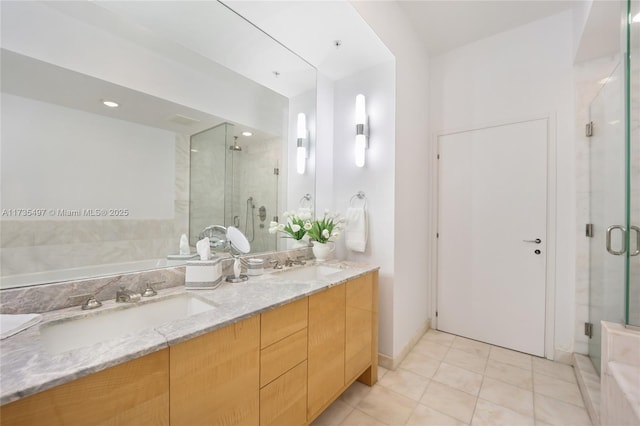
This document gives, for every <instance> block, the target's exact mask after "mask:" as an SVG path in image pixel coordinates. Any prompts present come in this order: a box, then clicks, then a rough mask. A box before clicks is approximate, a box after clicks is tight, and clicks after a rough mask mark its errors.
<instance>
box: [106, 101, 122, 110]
mask: <svg viewBox="0 0 640 426" xmlns="http://www.w3.org/2000/svg"><path fill="white" fill-rule="evenodd" d="M102 104H103V105H104V106H108V107H109V108H118V107H119V106H120V104H118V103H117V102H114V101H108V100H102Z"/></svg>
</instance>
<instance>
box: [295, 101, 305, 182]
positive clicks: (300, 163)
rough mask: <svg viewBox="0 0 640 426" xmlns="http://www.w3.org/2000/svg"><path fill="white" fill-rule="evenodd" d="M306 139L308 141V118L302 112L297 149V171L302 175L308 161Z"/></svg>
mask: <svg viewBox="0 0 640 426" xmlns="http://www.w3.org/2000/svg"><path fill="white" fill-rule="evenodd" d="M305 139H307V117H306V116H305V115H304V113H302V112H301V113H300V114H298V146H297V148H296V170H297V171H298V174H300V175H303V174H304V170H305V166H306V160H307V147H306V146H305V144H304V140H305Z"/></svg>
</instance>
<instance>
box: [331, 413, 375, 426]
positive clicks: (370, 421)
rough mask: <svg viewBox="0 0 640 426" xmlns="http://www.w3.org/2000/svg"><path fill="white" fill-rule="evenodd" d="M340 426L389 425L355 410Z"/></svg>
mask: <svg viewBox="0 0 640 426" xmlns="http://www.w3.org/2000/svg"><path fill="white" fill-rule="evenodd" d="M339 425H340V426H387V423H382V422H380V421H378V420H376V419H375V418H373V417H371V416H369V415H367V414H365V413H363V412H362V411H360V410H358V409H354V410H353V411H351V413H350V414H349V415H348V416H347V418H346V419H344V421H343V422H342V423H339Z"/></svg>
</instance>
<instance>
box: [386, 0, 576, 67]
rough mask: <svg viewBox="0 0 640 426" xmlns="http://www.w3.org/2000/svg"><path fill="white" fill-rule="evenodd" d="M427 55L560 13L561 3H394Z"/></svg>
mask: <svg viewBox="0 0 640 426" xmlns="http://www.w3.org/2000/svg"><path fill="white" fill-rule="evenodd" d="M397 3H398V5H399V6H400V8H401V9H402V10H403V11H404V13H405V14H406V16H407V18H408V19H409V21H410V22H411V23H412V25H413V27H414V29H415V31H416V32H417V33H418V36H419V37H420V38H421V39H422V42H423V43H424V45H425V47H426V49H427V51H428V52H429V54H430V55H436V54H438V53H443V52H446V51H448V50H451V49H455V48H457V47H460V46H463V45H465V44H468V43H471V42H473V41H476V40H480V39H483V38H486V37H490V36H492V35H495V34H498V33H501V32H504V31H507V30H510V29H513V28H516V27H519V26H521V25H525V24H528V23H530V22H533V21H536V20H538V19H542V18H545V17H548V16H551V15H555V14H558V13H561V12H563V11H565V10H568V9H571V8H572V7H575V6H577V5H579V4H580V1H576V0H573V1H565V0H550V1H545V0H533V1H532V0H502V1H487V0H466V1H465V0H421V1H412V0H397Z"/></svg>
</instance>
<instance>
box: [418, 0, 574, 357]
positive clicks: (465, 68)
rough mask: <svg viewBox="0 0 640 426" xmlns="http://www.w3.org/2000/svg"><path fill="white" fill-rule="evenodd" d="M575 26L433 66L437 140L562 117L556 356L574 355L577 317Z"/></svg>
mask: <svg viewBox="0 0 640 426" xmlns="http://www.w3.org/2000/svg"><path fill="white" fill-rule="evenodd" d="M572 22H573V16H572V14H571V12H570V11H568V12H564V13H562V14H559V15H556V16H552V17H549V18H545V19H542V20H539V21H536V22H533V23H531V24H528V25H525V26H522V27H519V28H516V29H514V30H511V31H507V32H504V33H501V34H498V35H495V36H493V37H489V38H486V39H483V40H479V41H477V42H475V43H471V44H469V45H466V46H463V47H460V48H458V49H455V50H453V51H451V52H448V53H445V54H443V55H440V56H438V57H435V58H433V59H432V61H431V72H430V77H431V80H430V84H431V98H430V99H431V126H432V129H433V131H434V132H436V133H437V132H442V131H444V130H451V129H460V128H469V127H472V126H475V125H480V124H486V123H496V122H508V121H510V120H515V119H520V118H526V117H531V116H540V115H551V116H552V117H555V121H556V127H555V129H552V132H555V140H556V147H555V158H556V164H557V170H556V172H557V182H556V188H555V190H556V195H557V196H556V200H555V204H556V215H557V216H556V217H557V226H556V234H555V237H556V257H555V259H551V261H554V260H555V265H556V274H555V314H554V315H555V317H554V318H555V349H556V350H559V351H563V352H572V350H573V331H574V328H573V327H574V326H573V324H574V322H573V317H574V309H575V307H574V297H575V294H574V291H575V229H576V223H575V204H576V201H575V200H576V196H575V164H574V163H575V150H574V146H575V144H574V105H573V100H574V95H573V80H572V63H573V38H572V37H573V29H572ZM552 139H553V137H552ZM552 149H553V147H552ZM496 160H497V161H500V160H503V161H508V159H496ZM551 167H553V163H552V164H551ZM552 203H553V200H552ZM550 243H552V242H550ZM496 302H497V301H496Z"/></svg>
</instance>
